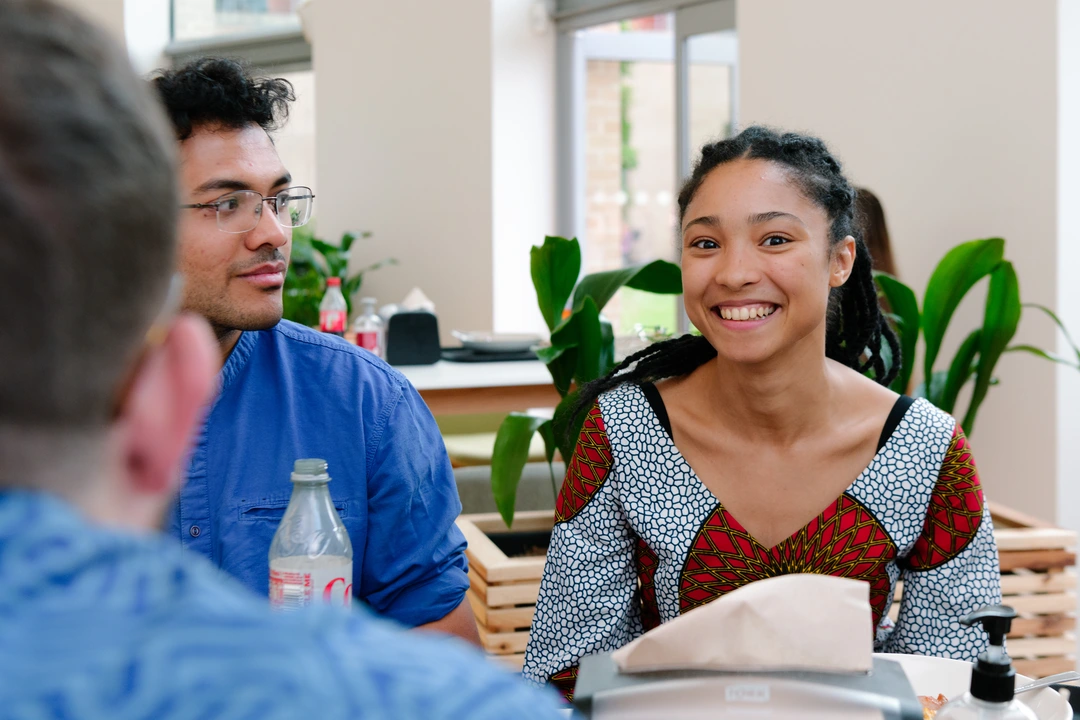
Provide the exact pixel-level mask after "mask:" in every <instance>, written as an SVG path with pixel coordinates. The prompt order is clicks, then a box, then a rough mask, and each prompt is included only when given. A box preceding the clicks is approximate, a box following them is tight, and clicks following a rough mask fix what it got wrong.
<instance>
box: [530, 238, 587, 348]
mask: <svg viewBox="0 0 1080 720" xmlns="http://www.w3.org/2000/svg"><path fill="white" fill-rule="evenodd" d="M529 264H530V270H531V272H532V281H533V287H535V288H536V303H537V304H538V305H539V306H540V314H541V315H543V316H544V322H546V323H547V326H548V330H554V329H555V328H556V326H558V325H559V323H560V322H561V321H562V311H563V308H564V307H566V301H567V300H569V299H570V294H571V293H573V292H574V283H576V282H577V279H578V274H579V273H580V272H581V246H580V245H579V244H578V241H577V239H576V238H575V239H573V240H567V239H566V238H561V237H553V236H550V235H549V236H548V237H545V238H544V244H543V245H541V246H539V247H536V246H534V247H533V248H532V249H531V250H530V251H529Z"/></svg>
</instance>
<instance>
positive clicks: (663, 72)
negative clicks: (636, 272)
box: [559, 1, 737, 336]
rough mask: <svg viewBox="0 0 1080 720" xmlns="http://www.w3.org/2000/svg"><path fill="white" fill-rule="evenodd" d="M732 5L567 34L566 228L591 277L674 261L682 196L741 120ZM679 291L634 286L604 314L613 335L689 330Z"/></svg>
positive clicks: (563, 44) (563, 90)
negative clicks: (687, 181)
mask: <svg viewBox="0 0 1080 720" xmlns="http://www.w3.org/2000/svg"><path fill="white" fill-rule="evenodd" d="M730 5H731V3H730V2H723V1H722V2H717V3H711V4H706V5H698V6H695V7H693V8H687V9H683V10H677V11H675V12H670V13H662V14H656V15H647V16H641V17H635V18H627V19H624V20H619V21H616V22H605V23H603V24H598V25H594V26H591V27H584V28H581V27H577V28H573V29H569V30H564V31H563V35H562V37H561V38H560V48H561V49H560V53H561V54H562V57H561V58H560V62H561V63H563V70H562V72H561V73H560V85H561V87H560V92H559V96H560V103H561V107H560V114H561V116H562V121H561V122H562V124H563V126H564V127H569V128H571V137H570V138H569V139H568V140H566V141H564V142H562V143H561V145H563V147H561V148H560V153H561V154H562V156H563V157H562V162H561V163H560V165H561V167H562V170H561V171H560V184H564V185H565V186H566V187H568V188H569V191H568V192H565V193H564V194H563V196H562V203H561V205H560V224H561V225H562V226H563V227H562V232H564V233H566V234H568V235H574V236H577V237H578V238H579V239H580V240H581V243H582V254H583V258H582V266H583V268H582V269H583V271H584V272H586V273H589V272H597V271H600V270H611V269H614V268H619V267H626V266H628V265H633V264H637V263H642V262H648V261H651V260H655V259H665V260H671V261H677V260H678V237H677V229H678V228H677V226H678V205H677V202H676V194H677V192H678V187H679V185H680V184H681V182H682V180H683V179H684V178H685V177H686V176H687V175H688V174H689V170H690V166H691V161H692V160H693V159H694V158H695V157H696V155H697V153H698V152H699V151H700V148H701V146H702V145H703V144H704V143H705V142H707V141H709V140H714V139H718V138H722V137H727V136H728V135H730V133H731V131H732V128H733V126H734V123H735V115H736V108H735V89H736V82H737V71H736V70H737V65H736V63H737V43H736V38H735V31H734V27H733V25H734V23H733V13H731V12H729V10H730V9H731V8H730V7H729V6H730ZM688 13H691V14H690V15H688ZM680 308H681V304H680V302H679V301H678V299H677V298H674V297H671V296H661V295H652V294H650V293H643V292H638V291H635V290H631V289H629V288H624V289H623V290H621V291H619V293H617V294H616V296H615V297H614V298H612V300H611V301H610V302H609V303H608V305H607V306H606V307H605V308H604V315H605V316H606V317H607V318H608V319H609V320H610V321H611V323H612V325H613V327H614V330H615V334H616V335H617V336H627V335H630V334H633V333H634V332H635V327H636V326H638V325H643V326H649V327H655V326H662V327H664V328H666V329H667V330H668V331H670V332H674V331H676V330H680V329H685V325H686V324H685V320H684V318H683V313H682V312H681V309H680Z"/></svg>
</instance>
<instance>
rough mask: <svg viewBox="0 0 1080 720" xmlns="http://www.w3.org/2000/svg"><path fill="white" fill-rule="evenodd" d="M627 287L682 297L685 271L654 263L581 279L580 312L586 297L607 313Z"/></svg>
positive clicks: (663, 262) (577, 295)
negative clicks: (680, 294)
mask: <svg viewBox="0 0 1080 720" xmlns="http://www.w3.org/2000/svg"><path fill="white" fill-rule="evenodd" d="M623 285H625V286H627V287H631V288H634V289H635V290H644V291H646V292H651V293H658V294H662V295H678V294H679V293H681V292H682V271H681V270H680V269H679V266H678V265H676V264H675V263H670V262H668V261H667V260H653V261H652V262H650V263H643V264H641V265H633V266H631V267H628V268H622V269H620V270H608V271H606V272H598V273H592V274H590V275H586V276H585V277H583V278H581V282H580V283H578V286H577V287H576V288H575V289H574V304H573V307H574V309H575V310H576V309H577V308H579V307H581V304H582V302H584V299H585V298H586V297H591V298H592V299H593V301H594V302H595V303H596V307H597V309H599V310H603V309H604V306H605V305H607V303H608V301H609V300H611V298H612V296H614V295H615V293H616V292H618V291H619V288H621V287H622V286H623Z"/></svg>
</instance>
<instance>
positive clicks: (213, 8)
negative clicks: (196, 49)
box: [173, 0, 303, 40]
mask: <svg viewBox="0 0 1080 720" xmlns="http://www.w3.org/2000/svg"><path fill="white" fill-rule="evenodd" d="M302 2H303V0H173V39H174V40H196V39H199V38H208V37H214V36H218V35H236V34H243V33H252V32H258V31H259V30H275V29H278V28H285V27H294V26H296V25H297V24H298V23H299V19H298V18H297V16H296V9H297V8H298V7H300V5H301V3H302Z"/></svg>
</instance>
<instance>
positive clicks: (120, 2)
mask: <svg viewBox="0 0 1080 720" xmlns="http://www.w3.org/2000/svg"><path fill="white" fill-rule="evenodd" d="M59 1H60V3H61V4H62V5H67V6H68V7H70V8H72V9H73V10H75V11H77V12H79V13H82V14H83V15H84V16H85V17H86V18H87V19H88V20H90V21H91V22H93V23H95V24H97V25H99V26H101V27H102V28H104V29H105V30H106V31H108V32H109V33H111V34H112V36H113V37H114V38H116V40H117V41H119V42H121V43H122V42H124V0H59Z"/></svg>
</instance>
